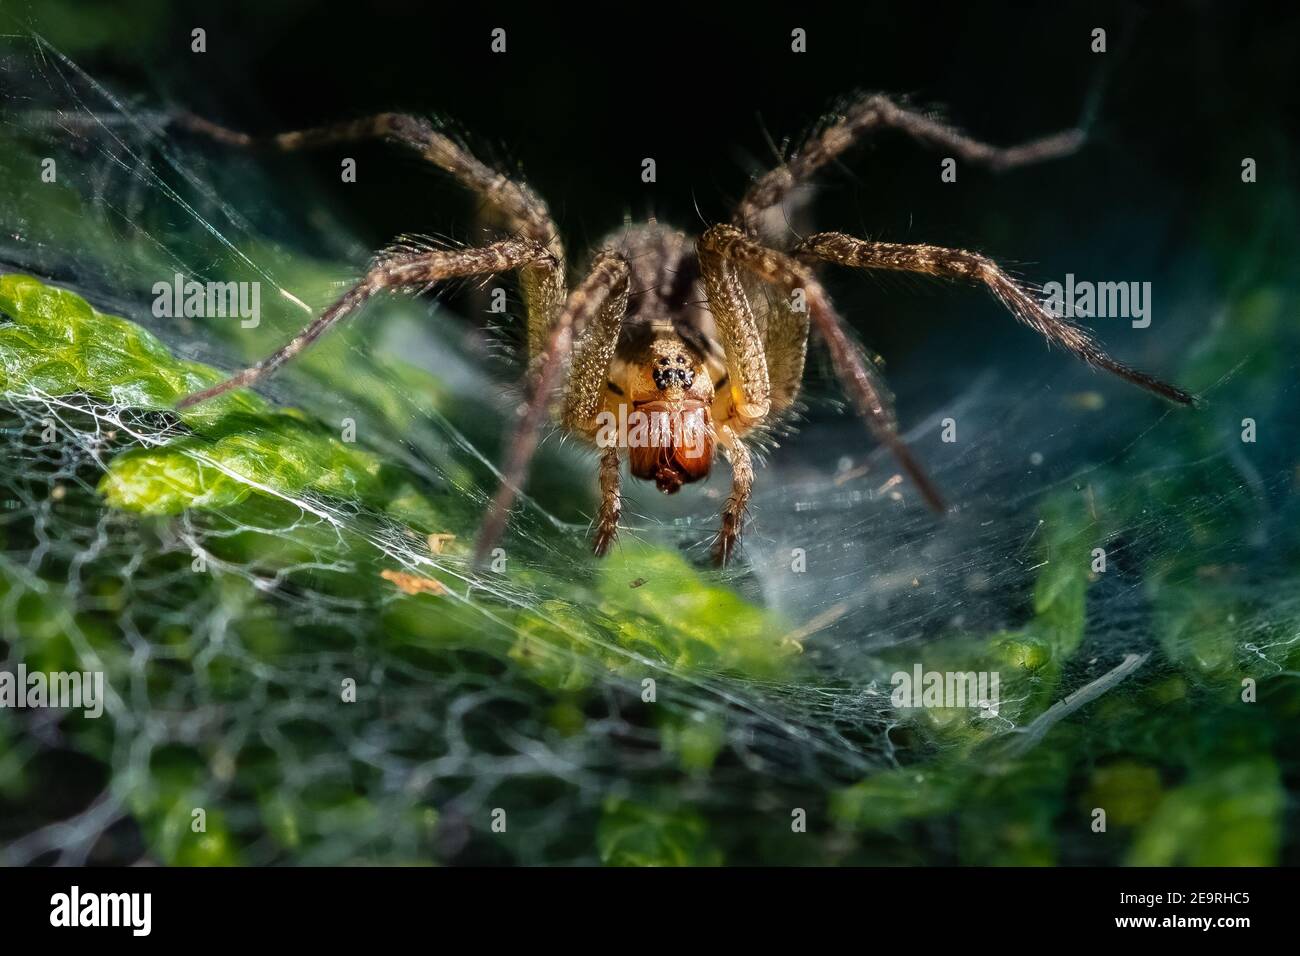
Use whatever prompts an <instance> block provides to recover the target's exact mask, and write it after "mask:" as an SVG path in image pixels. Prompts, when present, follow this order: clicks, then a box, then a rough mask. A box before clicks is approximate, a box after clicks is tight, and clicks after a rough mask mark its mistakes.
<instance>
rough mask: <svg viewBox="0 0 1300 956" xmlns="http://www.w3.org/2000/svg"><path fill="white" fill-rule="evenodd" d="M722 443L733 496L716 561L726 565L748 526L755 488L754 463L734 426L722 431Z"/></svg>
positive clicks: (724, 513) (725, 508)
mask: <svg viewBox="0 0 1300 956" xmlns="http://www.w3.org/2000/svg"><path fill="white" fill-rule="evenodd" d="M718 442H719V444H721V445H722V452H723V454H725V455H726V456H727V461H728V462H730V463H731V497H729V498H728V499H727V503H726V504H725V505H723V508H722V526H721V527H720V528H719V529H718V540H717V542H716V543H715V544H714V546H713V561H714V563H715V564H717V565H719V566H723V565H726V563H727V562H728V561H730V560H731V556H732V554H733V553H734V552H735V549H736V542H737V541H739V540H740V532H741V530H742V528H743V527H744V524H745V509H746V508H748V507H749V495H750V492H751V491H752V490H753V487H754V462H753V459H752V458H751V457H750V454H749V449H748V448H747V447H746V446H745V443H744V442H742V441H741V440H740V438H739V437H738V436H737V435H736V433H735V432H734V431H733V430H732V428H731V426H730V425H723V426H722V427H721V428H719V429H718Z"/></svg>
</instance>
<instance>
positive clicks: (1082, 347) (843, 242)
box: [794, 232, 1195, 405]
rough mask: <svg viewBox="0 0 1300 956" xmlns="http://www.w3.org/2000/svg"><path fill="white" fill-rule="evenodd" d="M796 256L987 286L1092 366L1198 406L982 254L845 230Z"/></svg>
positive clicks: (825, 235) (817, 238) (808, 242)
mask: <svg viewBox="0 0 1300 956" xmlns="http://www.w3.org/2000/svg"><path fill="white" fill-rule="evenodd" d="M794 254H795V255H796V256H799V257H801V258H805V257H806V258H809V259H817V260H822V261H825V262H832V263H835V264H837V265H842V266H849V267H851V268H856V269H892V270H895V271H901V272H917V273H922V274H924V275H930V276H938V277H940V278H944V279H963V280H966V281H968V282H978V283H982V284H983V285H984V286H985V287H986V288H987V289H988V290H989V291H990V292H992V293H993V295H995V296H996V297H997V298H998V300H999V301H1000V302H1001V303H1002V304H1003V305H1005V306H1006V307H1007V309H1008V310H1009V311H1010V312H1011V314H1012V315H1014V316H1015V317H1016V318H1017V319H1019V320H1020V321H1021V322H1023V323H1024V324H1025V325H1027V326H1029V327H1030V328H1031V329H1033V330H1034V331H1035V332H1037V333H1038V334H1039V335H1041V336H1043V337H1044V338H1046V339H1047V340H1048V341H1051V342H1055V343H1057V344H1058V345H1060V346H1062V347H1063V348H1065V349H1067V350H1068V351H1070V352H1071V353H1072V354H1073V355H1075V356H1076V357H1077V358H1079V359H1081V360H1082V361H1084V362H1086V363H1087V364H1088V365H1091V366H1092V367H1094V368H1099V369H1104V370H1105V371H1107V372H1110V373H1112V374H1114V375H1118V376H1119V377H1120V378H1122V379H1124V380H1125V381H1128V382H1132V383H1133V384H1134V385H1137V386H1138V387H1139V388H1144V389H1146V390H1147V391H1149V392H1154V393H1155V394H1156V395H1159V396H1160V397H1161V398H1166V399H1169V400H1170V401H1172V402H1177V403H1178V404H1180V405H1192V404H1195V398H1194V397H1193V396H1192V395H1191V394H1190V393H1188V392H1186V391H1184V390H1183V389H1181V388H1178V387H1177V386H1176V385H1170V384H1169V383H1167V382H1163V381H1161V380H1160V379H1158V378H1155V377H1154V376H1152V375H1148V374H1147V373H1146V372H1142V371H1139V370H1137V369H1134V368H1130V367H1129V366H1127V365H1125V364H1123V363H1122V362H1119V361H1117V360H1115V359H1113V358H1111V356H1110V355H1108V354H1107V353H1106V352H1105V351H1104V350H1103V349H1102V348H1101V346H1099V345H1098V344H1097V342H1096V341H1095V340H1094V339H1093V338H1092V336H1091V335H1090V334H1089V333H1088V331H1087V330H1086V329H1084V328H1081V327H1080V326H1078V325H1075V324H1074V323H1073V322H1070V321H1069V320H1067V319H1064V318H1062V317H1060V316H1057V315H1054V314H1053V313H1052V311H1051V310H1050V309H1048V308H1047V307H1046V306H1044V305H1043V304H1042V303H1040V302H1039V301H1038V300H1037V299H1035V298H1034V296H1033V295H1032V294H1031V293H1030V292H1029V291H1028V290H1027V289H1025V288H1024V287H1023V286H1022V285H1020V284H1019V283H1018V282H1016V281H1015V280H1014V279H1012V278H1011V276H1009V275H1007V273H1006V271H1005V270H1004V269H1002V267H1001V266H999V265H998V264H997V263H996V262H993V261H992V260H991V259H989V258H988V257H987V256H983V255H981V254H980V253H978V252H968V251H967V250H965V249H946V248H944V247H942V246H928V245H911V244H900V243H893V242H868V241H867V240H865V239H856V238H854V237H853V236H846V235H844V234H843V233H839V232H822V233H818V234H817V235H814V236H809V237H808V238H807V239H805V240H804V241H803V242H801V243H799V244H798V245H797V246H796V247H795V250H794Z"/></svg>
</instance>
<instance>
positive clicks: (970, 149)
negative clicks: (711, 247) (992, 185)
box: [732, 93, 1084, 232]
mask: <svg viewBox="0 0 1300 956" xmlns="http://www.w3.org/2000/svg"><path fill="white" fill-rule="evenodd" d="M880 129H896V130H900V131H901V132H903V133H906V134H907V135H908V136H910V137H911V138H912V139H915V140H917V141H919V142H921V143H924V144H926V145H928V146H938V147H942V148H944V149H947V150H950V151H951V152H952V153H953V154H954V155H955V156H957V157H958V158H959V159H962V160H965V161H966V162H971V163H978V164H980V165H984V166H988V167H989V168H990V169H993V170H995V171H998V172H1001V171H1003V170H1007V169H1013V168H1015V167H1017V166H1025V165H1028V164H1030V163H1037V162H1042V161H1044V160H1048V159H1055V158H1057V157H1059V156H1068V155H1069V154H1070V153H1073V152H1074V151H1075V150H1077V149H1078V148H1079V147H1080V146H1081V145H1082V144H1083V140H1084V134H1083V130H1081V129H1069V130H1064V131H1062V132H1059V133H1055V134H1053V135H1051V136H1045V137H1043V138H1041V139H1035V140H1031V141H1030V142H1027V143H1022V144H1020V145H1018V146H1009V147H998V146H990V145H989V144H987V143H981V142H980V141H978V140H975V139H971V138H970V137H969V136H966V135H964V134H963V133H962V132H960V131H959V130H957V129H956V128H954V127H952V126H949V125H947V124H946V123H942V122H940V121H939V120H936V119H934V118H933V117H932V116H928V115H926V114H925V113H922V112H919V111H917V110H915V109H912V108H910V107H907V106H902V105H900V104H898V103H895V102H894V101H893V100H891V99H890V98H889V97H887V96H883V95H881V94H878V93H877V94H872V95H870V96H866V97H864V98H862V99H860V100H858V101H857V102H855V103H853V104H852V105H851V106H849V107H848V109H846V110H845V111H844V112H843V113H842V115H841V116H840V117H839V118H838V119H837V120H836V121H835V122H833V123H830V124H828V125H827V126H825V127H824V128H823V129H822V130H820V131H819V132H818V133H817V134H816V135H814V136H812V137H810V138H809V139H808V140H807V142H805V143H804V144H803V146H801V147H800V148H799V149H798V150H797V151H796V152H795V154H794V155H793V156H792V157H791V158H790V159H789V161H788V162H786V163H785V164H784V165H782V166H779V167H777V168H776V169H773V170H771V171H770V172H768V173H765V174H764V175H763V176H760V177H759V178H758V179H757V180H755V181H754V183H753V184H752V185H751V186H750V187H749V191H748V192H746V193H745V197H744V199H742V200H741V202H740V205H739V206H737V207H736V212H735V215H734V216H733V217H732V222H733V223H734V224H735V225H737V226H740V227H741V228H743V229H746V230H747V231H750V232H753V231H754V230H756V229H757V223H758V220H759V217H760V216H761V215H762V213H763V212H765V211H766V210H768V209H771V208H772V207H773V206H776V205H778V204H780V203H781V202H782V201H783V200H784V199H785V198H786V197H787V196H788V195H789V194H790V192H791V191H792V190H793V189H795V188H796V187H798V186H800V185H803V184H805V183H807V182H808V181H809V180H810V179H811V178H812V177H813V175H814V174H815V173H816V172H817V171H818V170H820V169H821V168H822V167H824V166H826V165H827V164H828V163H830V162H832V161H834V160H835V159H838V158H839V157H840V156H841V155H842V154H843V153H844V152H845V151H846V150H848V149H849V148H851V147H852V146H853V145H854V144H856V143H857V142H859V141H861V140H862V139H863V138H864V137H866V136H867V135H868V134H870V133H873V132H875V131H876V130H880Z"/></svg>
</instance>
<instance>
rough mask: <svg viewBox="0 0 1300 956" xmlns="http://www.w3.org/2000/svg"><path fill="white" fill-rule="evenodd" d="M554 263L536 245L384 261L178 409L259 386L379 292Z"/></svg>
mask: <svg viewBox="0 0 1300 956" xmlns="http://www.w3.org/2000/svg"><path fill="white" fill-rule="evenodd" d="M549 257H550V253H549V252H547V251H546V249H544V248H543V247H541V246H539V245H538V244H537V243H535V242H532V241H531V240H528V239H505V240H502V241H501V242H494V243H492V244H490V245H487V246H480V247H478V248H475V249H438V250H435V251H432V252H425V253H420V254H418V255H403V256H395V257H391V258H388V259H381V260H379V261H377V262H376V263H375V264H374V265H373V266H372V267H371V268H370V271H368V272H367V273H366V275H365V278H363V279H362V280H361V281H360V282H358V283H357V284H356V285H354V286H353V287H352V288H351V289H349V290H348V291H347V292H345V293H344V294H343V295H342V297H340V298H339V299H338V300H337V301H336V302H335V303H334V304H333V305H331V306H330V307H329V308H328V309H326V310H325V311H324V312H322V313H321V314H320V315H319V316H318V317H317V318H316V319H315V320H314V321H312V322H311V323H310V324H309V325H308V326H307V327H306V328H305V329H303V330H302V331H301V332H299V333H298V334H297V335H296V336H294V337H293V338H292V339H291V340H290V341H289V342H288V343H287V344H286V345H285V346H284V347H283V348H281V349H279V350H278V351H277V352H275V353H274V354H272V355H269V356H267V357H266V358H264V359H262V361H260V362H258V363H257V364H256V365H253V366H250V367H249V368H246V369H244V370H243V371H242V372H239V373H237V374H235V375H233V376H231V377H230V378H228V379H226V381H224V382H221V383H219V384H217V385H213V386H212V387H211V388H207V389H204V390H203V391H201V392H195V393H194V394H193V395H187V396H186V397H185V398H182V399H181V400H180V401H179V402H177V403H176V407H177V408H188V407H189V406H191V405H197V404H198V403H199V402H206V401H207V400H208V399H210V398H215V397H216V396H218V395H221V394H224V393H225V392H228V391H230V390H231V389H236V388H245V387H246V386H249V385H253V384H255V383H256V382H258V381H259V380H261V379H263V378H265V377H266V376H268V375H270V374H271V373H272V372H274V371H275V370H276V369H278V368H279V367H280V366H281V365H284V364H285V363H286V362H288V361H290V360H291V359H293V358H294V357H295V356H296V355H298V354H299V353H301V352H302V351H303V350H304V349H306V348H307V346H309V345H311V344H312V343H313V342H315V341H316V339H318V338H320V336H321V335H323V334H324V333H325V332H326V331H328V330H329V329H330V328H331V327H332V326H333V325H335V324H336V323H338V322H339V321H341V320H342V319H344V318H345V317H346V316H348V315H349V314H351V313H352V312H354V311H356V310H357V309H358V308H360V307H361V305H363V304H364V303H365V302H367V301H368V300H369V299H370V298H371V297H372V296H374V295H375V294H376V293H378V292H383V291H384V290H386V289H395V288H401V287H403V286H412V285H428V284H430V283H433V282H439V281H441V280H443V279H450V278H454V277H456V276H469V275H484V274H490V273H494V272H508V271H510V270H512V269H519V268H522V267H523V266H526V265H528V264H530V263H535V262H538V261H540V260H543V259H546V258H549Z"/></svg>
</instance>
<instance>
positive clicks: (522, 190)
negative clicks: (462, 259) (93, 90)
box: [167, 112, 565, 360]
mask: <svg viewBox="0 0 1300 956" xmlns="http://www.w3.org/2000/svg"><path fill="white" fill-rule="evenodd" d="M167 121H168V123H169V124H170V125H171V126H172V127H173V128H175V129H179V130H182V131H184V132H188V133H192V134H195V135H199V136H204V137H207V138H208V139H211V140H213V141H214V142H218V143H222V144H224V145H227V146H236V147H241V148H246V149H256V148H266V149H270V150H274V151H276V152H282V153H289V152H296V151H298V150H306V149H318V148H320V147H324V146H333V145H336V144H340V143H352V142H358V141H363V140H368V139H382V140H387V141H389V142H392V143H397V144H399V145H401V146H404V147H406V148H407V149H410V150H412V151H414V152H415V153H417V154H418V155H419V156H420V157H421V158H422V159H424V160H425V161H427V162H430V163H432V164H433V165H435V166H437V167H438V168H439V169H441V170H443V171H444V172H446V173H447V174H449V175H450V176H451V177H452V178H453V179H454V180H456V182H458V183H459V184H460V185H461V186H463V187H464V188H466V189H468V190H469V191H470V192H472V193H474V194H475V195H477V196H478V197H479V198H480V199H481V200H482V201H483V204H484V207H485V208H484V210H483V212H484V214H485V218H486V222H487V223H488V224H490V225H494V226H497V227H500V228H502V229H504V230H506V231H507V232H509V233H510V234H512V235H514V236H516V237H519V238H524V239H530V240H532V241H533V242H534V243H536V244H537V245H539V246H542V247H543V248H544V249H546V251H547V252H549V253H550V255H549V256H545V257H542V258H539V259H538V260H536V261H534V262H530V263H528V264H527V265H525V266H524V267H523V268H521V269H520V275H519V281H520V286H521V289H522V292H523V297H524V302H525V304H526V306H527V311H528V347H529V356H530V357H531V358H532V359H533V360H536V358H537V357H538V356H539V355H540V354H541V352H542V349H543V348H544V346H545V342H546V337H547V334H548V332H549V331H550V328H551V325H552V324H553V322H554V321H555V318H556V315H557V314H558V312H559V310H560V307H561V306H562V305H563V304H564V296H565V282H564V245H563V243H562V242H561V240H560V232H559V228H558V227H557V226H556V224H555V221H554V219H552V217H551V213H550V210H549V209H548V208H547V205H546V202H545V201H544V200H543V199H542V198H541V197H540V196H538V195H537V194H536V193H535V192H534V191H533V190H532V189H530V188H529V187H528V186H527V185H525V184H524V183H520V182H516V181H515V180H513V179H511V178H510V177H508V176H506V175H504V174H502V173H499V172H497V171H496V170H495V169H493V168H492V167H491V166H488V165H487V164H486V163H483V162H482V161H480V160H479V159H478V158H477V157H475V156H474V155H473V154H472V153H470V152H469V150H467V149H466V148H464V147H463V146H461V145H460V144H458V143H457V142H455V141H454V140H453V139H451V138H450V137H448V136H446V135H444V134H443V133H440V132H438V131H437V130H436V129H435V128H434V126H433V124H432V123H431V122H429V121H428V120H426V119H422V118H420V117H417V116H410V115H408V114H405V113H379V114H377V115H375V116H369V117H366V118H364V119H358V120H352V121H349V122H344V123H336V124H332V125H329V126H320V127H314V128H311V129H303V130H294V131H291V132H287V133H279V134H276V135H273V136H251V135H249V134H248V133H242V132H239V131H237V130H232V129H228V128H227V127H224V126H220V125H218V124H216V123H213V122H211V121H210V120H207V119H204V118H203V117H201V116H196V115H194V114H193V113H184V112H182V113H176V114H172V115H170V116H168V117H167Z"/></svg>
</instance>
